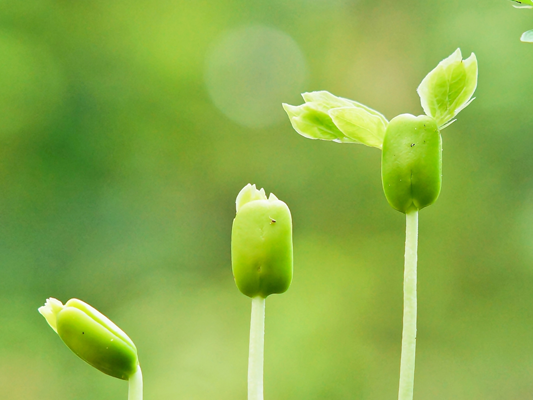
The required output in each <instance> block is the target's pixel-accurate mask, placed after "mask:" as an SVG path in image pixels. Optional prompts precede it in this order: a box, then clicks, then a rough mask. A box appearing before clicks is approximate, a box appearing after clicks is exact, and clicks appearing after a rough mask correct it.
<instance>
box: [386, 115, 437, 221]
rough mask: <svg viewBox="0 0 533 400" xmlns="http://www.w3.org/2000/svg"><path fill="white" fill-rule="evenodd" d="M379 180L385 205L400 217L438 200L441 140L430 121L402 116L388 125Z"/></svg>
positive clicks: (433, 122)
mask: <svg viewBox="0 0 533 400" xmlns="http://www.w3.org/2000/svg"><path fill="white" fill-rule="evenodd" d="M381 178H382V183H383V190H384V192H385V196H386V197H387V201H388V202H389V204H390V205H391V206H392V207H393V208H394V209H396V210H398V211H401V212H403V213H406V212H407V211H409V210H411V209H418V210H421V209H422V208H424V207H427V206H429V205H430V204H432V203H434V202H435V201H436V200H437V198H438V197H439V193H440V189H441V185H442V139H441V135H440V132H439V129H438V127H437V123H436V122H435V120H434V119H433V118H431V117H427V116H425V115H421V116H419V117H415V116H414V115H410V114H402V115H398V116H397V117H396V118H393V119H392V120H391V121H390V123H389V125H388V127H387V131H386V133H385V139H384V142H383V154H382V158H381Z"/></svg>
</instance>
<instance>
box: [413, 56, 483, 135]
mask: <svg viewBox="0 0 533 400" xmlns="http://www.w3.org/2000/svg"><path fill="white" fill-rule="evenodd" d="M477 75H478V68H477V59H476V56H475V54H474V53H472V54H471V55H470V57H468V58H467V59H466V60H463V59H462V55H461V50H460V49H457V50H456V51H455V52H454V53H453V54H452V55H450V56H449V57H448V58H445V59H444V60H442V61H441V62H440V63H439V64H438V65H437V67H436V68H435V69H433V70H432V71H431V72H430V73H429V74H427V75H426V77H425V78H424V79H423V80H422V83H420V86H418V89H417V92H418V94H419V96H420V101H421V103H422V108H423V109H424V112H425V113H426V115H428V116H430V117H433V118H434V119H435V120H436V121H437V124H438V126H439V127H440V129H442V128H444V127H446V126H448V125H449V124H450V123H451V122H453V121H452V120H453V118H454V117H455V116H456V115H457V114H458V113H459V112H460V111H461V110H462V109H463V108H465V107H466V106H468V104H470V102H471V101H472V100H474V99H473V98H472V95H473V94H474V91H475V90H476V87H477Z"/></svg>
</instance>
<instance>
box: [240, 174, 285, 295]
mask: <svg viewBox="0 0 533 400" xmlns="http://www.w3.org/2000/svg"><path fill="white" fill-rule="evenodd" d="M231 261H232V268H233V276H234V278H235V283H236V284H237V287H238V288H239V290H240V291H241V292H242V293H243V294H245V295H246V296H249V297H258V296H259V297H263V298H265V297H267V296H268V295H271V294H274V293H283V292H285V291H286V290H287V289H288V288H289V286H290V284H291V281H292V219H291V213H290V211H289V207H287V205H286V204H285V203H284V202H282V201H280V200H278V199H277V197H276V196H274V194H273V193H271V194H270V197H269V198H268V199H267V197H266V194H265V191H264V190H263V189H261V190H257V189H256V187H255V185H250V184H248V185H247V186H245V187H244V189H242V190H241V192H240V193H239V195H238V196H237V215H236V216H235V219H234V220H233V228H232V233H231Z"/></svg>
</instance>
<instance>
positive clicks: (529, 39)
mask: <svg viewBox="0 0 533 400" xmlns="http://www.w3.org/2000/svg"><path fill="white" fill-rule="evenodd" d="M520 40H521V41H522V42H525V43H533V29H531V30H529V31H526V32H524V33H522V36H521V37H520Z"/></svg>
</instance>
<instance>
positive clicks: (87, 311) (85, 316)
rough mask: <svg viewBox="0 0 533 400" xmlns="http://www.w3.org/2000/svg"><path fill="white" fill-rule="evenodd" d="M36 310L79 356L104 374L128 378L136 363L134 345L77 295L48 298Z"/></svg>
mask: <svg viewBox="0 0 533 400" xmlns="http://www.w3.org/2000/svg"><path fill="white" fill-rule="evenodd" d="M39 312H40V313H41V314H42V315H43V317H45V319H46V321H47V322H48V324H49V325H50V326H51V327H52V329H53V330H54V331H56V333H57V334H58V335H59V337H60V338H61V339H62V340H63V342H64V343H65V344H66V345H67V346H68V347H69V348H70V349H71V350H72V351H73V352H74V353H76V354H77V355H78V356H79V357H80V358H81V359H82V360H84V361H85V362H87V363H89V364H90V365H92V366H93V367H95V368H96V369H99V370H100V371H102V372H103V373H105V374H107V375H111V376H114V377H115V378H119V379H124V380H128V379H129V378H130V377H132V376H133V375H134V373H135V372H136V371H137V366H138V364H139V361H138V358H137V348H136V347H135V345H134V344H133V342H132V341H131V339H130V338H129V337H128V335H126V334H125V333H124V332H123V331H122V330H121V329H120V328H119V327H118V326H116V325H115V324H114V323H113V322H111V321H110V320H109V319H108V318H107V317H106V316H105V315H103V314H101V313H100V312H99V311H97V310H96V309H94V308H93V307H91V306H90V305H88V304H86V303H84V302H83V301H81V300H78V299H70V300H69V301H68V302H67V303H66V304H65V305H63V304H62V303H61V302H60V301H59V300H57V299H54V298H49V299H48V300H46V303H45V305H44V306H43V307H40V308H39Z"/></svg>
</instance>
